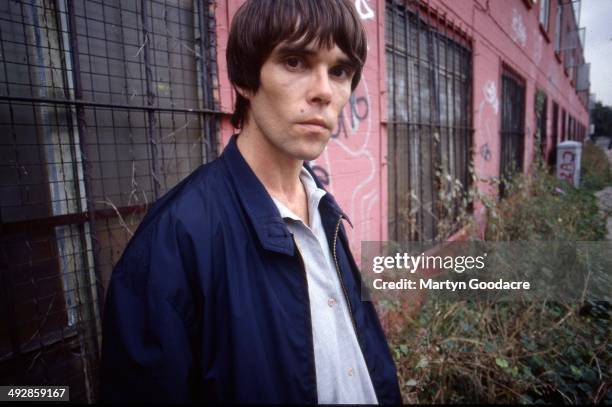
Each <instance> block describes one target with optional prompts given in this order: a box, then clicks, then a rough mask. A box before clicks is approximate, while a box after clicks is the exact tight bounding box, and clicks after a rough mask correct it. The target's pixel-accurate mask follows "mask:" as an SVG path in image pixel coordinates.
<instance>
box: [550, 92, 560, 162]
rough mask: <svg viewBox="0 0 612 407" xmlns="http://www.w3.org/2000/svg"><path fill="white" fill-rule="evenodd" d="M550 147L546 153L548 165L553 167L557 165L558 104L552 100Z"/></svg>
mask: <svg viewBox="0 0 612 407" xmlns="http://www.w3.org/2000/svg"><path fill="white" fill-rule="evenodd" d="M551 136H552V141H551V142H552V149H551V151H550V152H549V155H548V165H549V166H550V167H552V168H555V165H557V144H559V105H558V104H557V103H555V102H553V106H552V134H551Z"/></svg>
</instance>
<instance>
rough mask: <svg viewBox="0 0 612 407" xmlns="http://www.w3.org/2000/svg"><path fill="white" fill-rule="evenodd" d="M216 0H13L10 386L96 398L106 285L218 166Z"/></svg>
mask: <svg viewBox="0 0 612 407" xmlns="http://www.w3.org/2000/svg"><path fill="white" fill-rule="evenodd" d="M213 12H214V4H213V2H212V1H209V0H104V1H100V0H84V1H74V0H27V1H26V0H20V1H16V0H11V1H3V2H0V173H1V176H0V221H1V222H0V227H1V232H2V233H1V236H2V238H1V244H0V247H1V248H2V252H1V257H0V262H1V264H0V302H1V304H0V306H1V307H2V315H3V316H2V318H0V382H1V384H13V385H15V384H46V385H53V384H55V385H69V386H70V395H71V399H72V400H73V401H94V400H95V398H96V393H97V385H98V374H97V371H98V368H97V363H98V356H99V351H100V339H101V337H100V311H101V308H102V300H103V298H104V286H105V283H106V282H107V281H108V279H109V277H110V273H111V271H112V268H113V266H114V264H115V263H116V261H117V260H118V259H119V256H120V255H121V253H122V251H123V249H124V247H125V245H126V243H127V241H128V240H129V238H130V237H131V235H132V233H133V231H134V230H135V228H136V227H137V226H138V223H139V222H140V220H141V219H142V217H143V215H144V213H145V212H146V210H147V208H148V206H149V205H150V203H152V202H153V201H154V200H155V199H157V198H158V197H159V196H160V195H161V194H163V193H164V192H166V191H167V190H168V189H170V188H171V187H173V186H174V185H175V184H176V183H177V182H178V181H180V180H181V179H182V178H184V177H185V176H186V175H188V174H189V173H190V172H191V171H192V170H194V169H195V168H196V167H198V166H199V165H201V164H202V163H204V162H207V161H209V160H210V159H211V158H213V157H214V155H215V152H216V151H217V146H216V126H217V120H216V115H217V114H218V112H217V110H216V107H215V102H214V101H215V99H216V93H217V92H218V90H217V87H216V85H215V84H216V83H217V80H216V71H215V70H216V61H215V48H216V45H215V37H214V18H213Z"/></svg>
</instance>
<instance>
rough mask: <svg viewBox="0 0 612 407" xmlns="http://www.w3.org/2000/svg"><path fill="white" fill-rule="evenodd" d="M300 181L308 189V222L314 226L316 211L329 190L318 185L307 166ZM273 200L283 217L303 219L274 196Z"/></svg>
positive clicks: (303, 168) (303, 169)
mask: <svg viewBox="0 0 612 407" xmlns="http://www.w3.org/2000/svg"><path fill="white" fill-rule="evenodd" d="M300 181H302V185H304V190H305V191H306V197H307V199H308V217H309V219H308V223H309V224H310V225H311V227H312V224H313V220H314V211H317V210H318V208H319V202H320V201H321V198H322V197H323V195H325V194H326V193H327V191H325V190H324V189H322V188H319V187H318V186H317V184H316V182H315V180H314V178H313V177H312V175H311V174H310V172H308V170H306V168H305V167H302V169H301V170H300ZM272 201H274V203H275V204H276V207H277V208H278V211H279V212H280V216H281V217H282V218H283V219H292V220H295V221H301V219H300V218H299V217H298V216H297V215H296V214H295V213H294V212H293V211H292V210H291V209H289V208H287V207H286V206H285V205H284V204H283V203H282V202H280V201H279V200H278V199H276V198H274V197H272Z"/></svg>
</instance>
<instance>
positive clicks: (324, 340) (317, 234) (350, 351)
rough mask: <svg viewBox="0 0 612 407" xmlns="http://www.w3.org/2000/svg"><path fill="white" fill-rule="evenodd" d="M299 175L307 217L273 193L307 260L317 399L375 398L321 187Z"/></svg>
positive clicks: (304, 172)
mask: <svg viewBox="0 0 612 407" xmlns="http://www.w3.org/2000/svg"><path fill="white" fill-rule="evenodd" d="M300 180H301V181H302V184H303V185H304V189H305V190H306V195H307V197H308V216H309V219H308V223H309V224H310V228H309V227H308V226H306V224H304V222H302V220H301V219H300V218H299V217H298V216H297V215H296V214H295V213H293V212H292V211H291V210H290V209H288V208H287V207H286V206H285V205H283V204H282V203H281V202H279V201H277V200H276V199H274V198H272V200H273V201H274V203H275V204H276V207H277V208H278V210H279V212H280V215H281V217H282V218H283V219H284V221H285V224H286V225H287V227H288V228H289V231H290V232H291V233H292V234H293V237H294V238H295V242H296V244H297V248H298V250H299V251H300V254H301V255H302V259H303V260H304V265H305V266H306V279H307V281H308V295H309V298H310V314H311V317H312V336H313V343H314V353H315V368H316V373H317V392H318V396H319V399H318V401H319V403H320V404H344V403H351V404H377V403H378V400H377V398H376V393H375V391H374V387H373V386H372V381H371V379H370V374H369V373H368V369H367V366H366V364H365V360H364V358H363V354H362V352H361V348H360V347H359V343H358V342H357V336H356V334H355V330H354V329H353V325H352V322H351V317H350V315H349V310H348V305H347V303H346V298H344V293H343V290H342V286H341V285H340V280H339V278H338V273H337V271H336V265H335V262H334V259H333V257H332V254H331V251H330V248H329V244H328V243H327V238H326V237H325V231H324V229H323V224H322V223H321V215H320V213H319V202H320V200H321V198H322V197H323V195H325V191H324V190H323V189H320V188H318V187H317V185H316V184H315V181H314V179H313V178H312V176H311V175H310V173H309V172H308V171H307V170H306V169H305V168H303V167H302V171H301V173H300Z"/></svg>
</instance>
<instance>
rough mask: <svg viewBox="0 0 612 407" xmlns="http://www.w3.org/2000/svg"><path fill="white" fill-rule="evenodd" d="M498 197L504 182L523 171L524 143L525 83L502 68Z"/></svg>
mask: <svg viewBox="0 0 612 407" xmlns="http://www.w3.org/2000/svg"><path fill="white" fill-rule="evenodd" d="M501 121H502V123H501V151H500V154H501V159H500V178H501V180H502V182H501V184H500V195H501V196H503V195H504V192H505V190H506V185H505V181H507V180H508V179H510V178H511V177H512V176H513V175H514V174H516V173H519V172H521V171H522V170H523V154H524V148H525V146H524V143H525V83H524V81H523V80H522V79H521V78H520V77H518V76H517V75H516V74H514V73H513V72H512V71H511V70H510V69H508V68H506V67H504V70H503V73H502V90H501Z"/></svg>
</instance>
